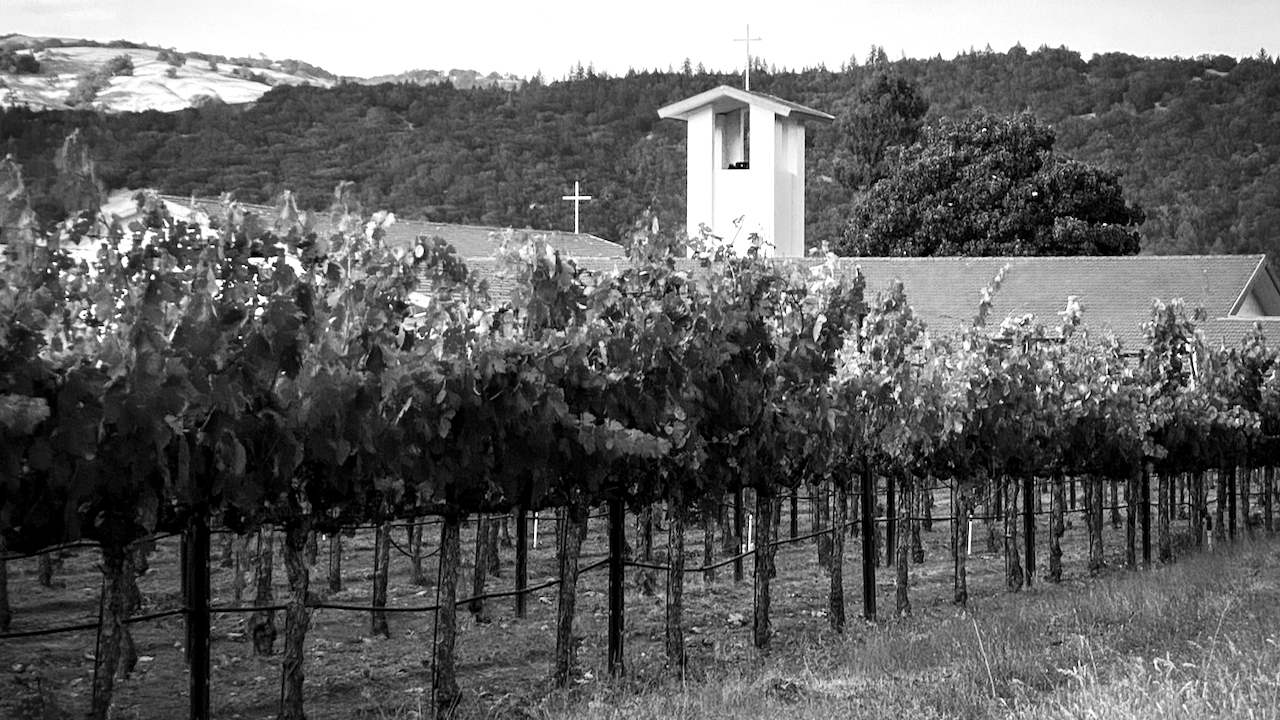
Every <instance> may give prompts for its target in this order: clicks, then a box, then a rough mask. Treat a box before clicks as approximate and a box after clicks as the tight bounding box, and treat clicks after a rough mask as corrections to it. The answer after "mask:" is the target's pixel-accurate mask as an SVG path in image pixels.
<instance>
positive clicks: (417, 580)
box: [409, 517, 427, 587]
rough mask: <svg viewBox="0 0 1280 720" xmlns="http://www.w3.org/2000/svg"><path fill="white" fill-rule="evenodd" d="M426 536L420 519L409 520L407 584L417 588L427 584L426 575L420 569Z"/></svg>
mask: <svg viewBox="0 0 1280 720" xmlns="http://www.w3.org/2000/svg"><path fill="white" fill-rule="evenodd" d="M425 535H426V528H425V527H423V524H422V518H417V517H415V518H412V519H410V520H409V582H410V583H412V584H414V585H417V586H419V587H421V586H424V585H426V584H427V573H426V571H425V570H423V568H422V542H423V539H424V536H425Z"/></svg>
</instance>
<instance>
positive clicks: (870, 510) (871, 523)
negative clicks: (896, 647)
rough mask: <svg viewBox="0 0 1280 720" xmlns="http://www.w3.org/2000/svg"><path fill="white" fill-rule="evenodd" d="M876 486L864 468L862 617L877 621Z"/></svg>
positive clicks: (868, 469) (867, 466) (873, 479)
mask: <svg viewBox="0 0 1280 720" xmlns="http://www.w3.org/2000/svg"><path fill="white" fill-rule="evenodd" d="M875 518H876V485H875V476H874V475H872V474H871V468H870V466H869V464H868V463H867V462H866V461H865V460H864V461H863V468H862V616H863V617H864V618H866V619H867V620H870V621H872V622H874V621H875V619H876V528H875Z"/></svg>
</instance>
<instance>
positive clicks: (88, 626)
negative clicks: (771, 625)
mask: <svg viewBox="0 0 1280 720" xmlns="http://www.w3.org/2000/svg"><path fill="white" fill-rule="evenodd" d="M1251 494H1252V493H1251ZM1146 504H1147V505H1148V506H1150V505H1153V504H1156V503H1150V502H1148V503H1146ZM1208 504H1209V505H1214V504H1215V501H1210V502H1209V503H1208ZM1139 505H1141V503H1139ZM1191 505H1192V503H1190V502H1186V503H1176V506H1177V507H1190V506H1191ZM1127 507H1128V505H1116V506H1104V507H1103V509H1104V510H1110V509H1125V508H1127ZM1084 512H1087V509H1086V508H1077V509H1076V510H1064V511H1063V514H1064V515H1071V514H1081V513H1084ZM1033 514H1034V515H1048V514H1051V513H1050V512H1048V511H1042V512H1039V513H1033ZM593 517H603V516H593ZM924 519H925V518H920V517H911V518H909V520H911V521H920V520H924ZM954 519H955V517H954V516H934V517H933V518H932V520H933V521H935V522H951V521H954ZM969 519H970V520H999V519H1002V518H1001V517H1000V516H978V515H974V516H971V517H970V518H969ZM888 520H889V518H876V519H875V520H874V521H873V522H886V521H888ZM859 522H860V521H857V520H855V521H851V522H847V523H845V525H844V526H843V528H841V531H842V532H843V531H845V530H848V529H849V528H851V527H853V526H855V525H857V524H859ZM424 524H429V523H424ZM376 527H377V526H369V527H364V528H363V529H376ZM355 529H362V526H355ZM833 531H834V528H823V529H822V530H818V531H814V532H810V533H807V534H805V535H799V536H797V537H794V538H786V539H781V540H775V541H773V542H771V543H769V546H770V547H779V546H782V545H790V544H792V543H797V542H802V541H805V540H809V539H812V538H815V537H818V536H821V535H827V534H830V533H832V532H833ZM176 535H177V534H176V533H169V534H166V535H161V536H156V537H155V538H153V539H155V540H161V539H166V538H169V537H175V536H176ZM392 544H393V545H396V544H395V543H394V541H393V543H392ZM92 545H96V544H92ZM396 547H397V549H399V547H398V546H396ZM56 550H57V548H51V549H46V550H43V551H40V552H36V553H30V554H27V555H22V556H20V557H34V556H36V555H41V554H45V553H48V552H55V551H56ZM401 552H402V553H403V550H401ZM438 552H439V548H437V549H436V550H434V551H432V552H431V553H430V554H428V555H426V556H424V557H431V555H435V554H437V553H438ZM755 552H756V551H755V549H752V550H748V551H746V552H743V553H740V554H738V555H734V556H732V557H728V558H725V559H723V560H721V561H719V562H716V563H713V564H711V565H705V566H701V567H693V568H688V567H686V568H685V573H700V572H705V571H707V570H716V569H719V568H722V567H724V566H726V565H729V564H731V563H733V562H735V561H737V560H742V559H746V558H747V557H751V556H753V555H755ZM6 559H8V558H6ZM608 561H609V557H608V556H606V557H604V558H602V559H600V560H598V561H596V562H594V563H591V564H589V565H587V566H586V567H584V568H582V569H581V570H579V573H585V572H590V571H592V570H595V569H597V568H600V567H602V566H604V565H605V564H607V563H608ZM623 564H624V565H625V566H626V567H635V568H644V569H650V570H660V571H663V572H670V570H671V567H670V566H669V565H661V564H658V563H643V562H634V561H626V562H624V563H623ZM438 574H439V568H438V566H437V575H438ZM438 583H439V578H437V586H436V587H437V599H436V604H435V605H430V606H426V607H392V606H383V607H377V606H372V605H370V606H363V605H349V604H341V603H325V602H308V603H306V606H307V607H309V608H312V609H316V610H340V611H350V612H377V611H382V612H391V613H414V612H419V613H420V612H435V611H437V610H439V609H440V602H439V597H438V593H439V584H438ZM559 583H560V580H558V579H555V580H548V581H546V582H543V583H540V584H538V585H532V586H529V587H527V588H525V589H524V590H505V591H498V592H492V593H484V594H481V595H476V596H473V597H467V598H462V599H460V600H457V601H456V602H455V603H454V604H455V606H460V605H463V604H466V603H469V602H473V601H477V600H479V601H483V600H493V599H501V598H507V597H514V596H516V595H519V594H522V593H524V594H528V593H534V592H538V591H540V590H545V589H547V588H549V587H554V586H556V585H558V584H559ZM101 602H102V599H101V596H100V598H99V607H100V610H99V620H98V622H97V623H82V624H80V625H67V626H62V627H56V628H48V629H43V630H28V631H23V632H16V633H5V634H0V640H9V639H18V638H24V637H37V636H42V635H53V634H58V633H66V632H80V631H84V630H96V629H100V628H101V627H102V620H101ZM286 608H287V606H286V605H283V604H277V605H264V606H249V607H245V606H235V607H225V606H224V607H217V606H210V608H209V610H208V612H209V613H210V614H212V613H245V612H258V611H283V610H285V609H286ZM187 612H189V611H188V610H187V609H179V610H166V611H161V612H156V613H151V614H148V615H139V616H135V617H131V618H128V619H126V620H125V621H124V622H125V623H126V624H130V623H135V622H144V621H147V620H154V619H158V618H164V617H169V616H172V615H182V614H186V613H187ZM433 647H434V640H433Z"/></svg>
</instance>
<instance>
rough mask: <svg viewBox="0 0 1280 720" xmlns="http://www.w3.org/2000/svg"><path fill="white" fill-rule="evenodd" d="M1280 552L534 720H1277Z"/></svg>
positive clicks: (941, 616)
mask: <svg viewBox="0 0 1280 720" xmlns="http://www.w3.org/2000/svg"><path fill="white" fill-rule="evenodd" d="M1278 570H1280V545H1277V543H1276V542H1275V541H1268V542H1260V543H1257V544H1241V545H1239V546H1237V547H1235V548H1231V549H1227V550H1222V551H1219V552H1216V553H1209V554H1205V555H1200V556H1194V557H1188V558H1184V559H1182V560H1181V561H1180V562H1179V563H1178V564H1176V565H1173V566H1170V567H1166V568H1158V569H1154V570H1151V571H1149V572H1142V573H1137V574H1128V573H1124V572H1120V571H1115V572H1112V573H1110V574H1109V575H1108V576H1107V577H1104V578H1101V579H1098V580H1096V581H1091V582H1088V583H1075V584H1073V585H1072V586H1059V587H1041V588H1037V589H1036V590H1034V591H1032V592H1029V593H1023V594H1021V595H1019V596H1012V597H1008V598H998V599H992V600H991V601H990V602H988V603H986V605H987V606H986V607H983V608H981V609H980V610H976V611H974V612H973V613H970V614H961V613H933V616H932V617H918V618H909V619H902V620H897V621H893V622H889V623H885V624H883V625H880V626H875V627H856V628H851V631H850V632H849V633H848V634H847V636H846V637H845V638H839V639H835V640H832V639H830V638H828V639H827V640H826V641H824V642H810V643H808V644H806V645H804V646H803V647H799V648H796V649H795V651H794V652H785V653H780V654H777V655H775V656H773V657H770V658H767V659H765V660H764V661H762V662H760V663H759V664H757V665H756V666H754V667H747V668H744V667H742V666H741V665H735V666H733V667H731V668H727V669H725V670H723V671H717V670H715V669H712V670H710V671H708V672H707V673H706V675H705V676H704V677H702V678H699V679H697V680H696V681H692V682H686V683H676V682H669V683H665V684H654V685H652V686H650V687H641V688H637V687H635V686H634V684H630V685H628V684H626V683H612V684H610V683H605V684H602V685H597V686H596V687H595V688H594V689H593V691H592V692H591V693H589V694H587V693H583V694H580V695H577V696H573V695H569V696H554V695H553V696H550V697H548V698H546V699H544V700H543V702H542V703H541V705H540V706H539V707H537V708H535V709H530V710H534V711H535V712H531V713H530V714H533V715H536V716H538V717H543V718H547V719H548V720H550V719H555V720H572V719H577V718H616V719H617V720H649V719H654V720H657V719H658V718H664V719H665V718H747V719H759V720H772V719H774V718H777V719H779V720H781V719H782V718H786V719H787V720H830V719H831V718H835V717H859V718H877V717H920V718H989V717H990V718H994V717H1017V718H1043V717H1050V718H1274V717H1280V646H1278V642H1280V641H1278V637H1280V635H1278V633H1280V572H1277V571H1278Z"/></svg>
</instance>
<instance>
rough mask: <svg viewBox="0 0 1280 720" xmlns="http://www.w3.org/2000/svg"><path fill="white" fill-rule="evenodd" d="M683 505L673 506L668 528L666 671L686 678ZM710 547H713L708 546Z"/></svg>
mask: <svg viewBox="0 0 1280 720" xmlns="http://www.w3.org/2000/svg"><path fill="white" fill-rule="evenodd" d="M684 523H685V509H684V503H683V501H682V500H681V499H680V498H677V499H675V500H673V501H672V503H671V517H670V518H669V519H668V525H667V567H668V568H669V569H668V570H667V618H666V619H667V628H666V643H665V644H666V651H667V669H668V670H669V671H670V672H671V673H672V674H674V675H676V676H677V677H684V668H685V664H686V662H687V658H686V656H685V651H684ZM708 547H710V546H709V545H708Z"/></svg>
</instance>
